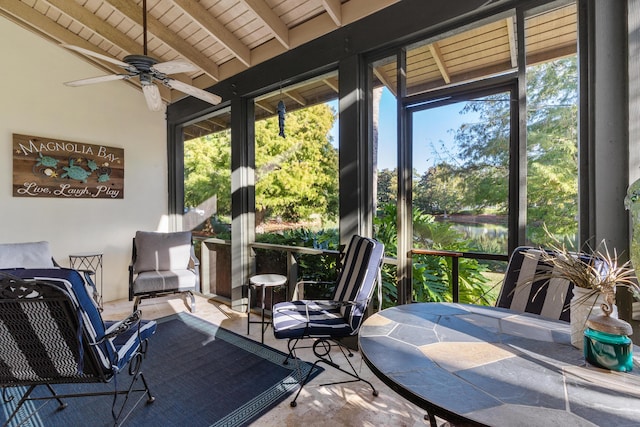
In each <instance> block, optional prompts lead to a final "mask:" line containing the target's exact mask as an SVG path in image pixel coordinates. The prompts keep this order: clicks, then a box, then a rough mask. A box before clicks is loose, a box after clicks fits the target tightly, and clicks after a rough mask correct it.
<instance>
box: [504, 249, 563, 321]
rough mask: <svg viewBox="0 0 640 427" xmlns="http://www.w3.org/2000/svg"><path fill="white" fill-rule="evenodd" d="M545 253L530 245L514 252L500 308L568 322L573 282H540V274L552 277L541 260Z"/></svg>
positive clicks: (547, 266) (559, 279)
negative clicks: (537, 277) (537, 278)
mask: <svg viewBox="0 0 640 427" xmlns="http://www.w3.org/2000/svg"><path fill="white" fill-rule="evenodd" d="M541 253H542V252H541V249H538V248H533V247H527V246H521V247H518V248H516V249H515V250H514V251H513V254H512V255H511V258H510V259H509V265H508V266H507V272H506V274H505V277H504V283H503V286H502V289H501V290H500V295H499V296H498V302H497V303H496V305H497V306H498V307H504V308H509V309H512V310H516V311H520V312H526V313H533V314H539V315H541V316H543V317H547V318H551V319H559V320H563V321H565V322H568V321H569V320H570V312H569V302H570V301H571V298H572V296H573V291H572V289H573V283H571V282H569V281H568V280H565V279H562V278H556V277H554V278H551V279H539V280H536V279H535V277H536V275H538V276H539V275H540V274H546V275H548V274H549V272H550V269H551V268H552V266H550V265H549V264H545V263H543V262H542V261H541V260H540V254H541ZM547 253H553V252H552V251H547Z"/></svg>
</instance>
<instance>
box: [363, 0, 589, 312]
mask: <svg viewBox="0 0 640 427" xmlns="http://www.w3.org/2000/svg"><path fill="white" fill-rule="evenodd" d="M517 16H520V17H523V18H524V19H522V18H521V22H518V19H517ZM576 16H577V11H576V5H575V4H574V3H568V2H566V1H563V2H559V3H556V4H555V5H547V6H546V7H545V8H544V9H539V10H530V11H529V10H527V11H521V13H520V14H516V13H515V11H514V12H513V13H506V14H505V15H502V16H500V17H496V18H495V19H491V20H488V21H483V22H481V23H478V24H477V25H470V26H467V27H465V28H464V29H461V30H460V31H449V32H447V33H446V34H445V35H443V36H440V37H439V36H435V37H432V38H430V39H427V40H422V41H418V42H415V43H413V44H411V45H407V46H405V47H401V48H399V49H398V50H397V51H396V53H395V54H390V55H388V56H387V58H386V59H383V60H381V59H379V58H375V59H372V60H371V62H370V63H369V67H370V68H372V69H373V70H374V72H373V73H370V74H371V76H370V91H372V92H373V93H374V94H376V91H380V92H381V93H382V97H376V96H372V97H371V99H372V102H371V105H370V109H371V111H372V112H373V114H372V116H373V120H371V121H370V125H371V126H372V128H373V131H372V132H371V134H372V135H380V134H381V133H382V132H381V130H380V129H383V128H384V127H385V125H386V123H385V121H388V118H386V119H385V118H384V117H383V118H380V117H382V116H380V113H379V111H383V109H384V106H385V103H384V96H385V95H387V96H388V95H389V94H391V93H393V94H400V96H399V98H398V99H399V100H400V101H399V102H396V100H395V99H393V100H391V103H393V104H394V106H393V108H395V110H391V109H390V110H389V111H395V112H396V113H397V117H400V118H401V120H398V123H399V124H398V128H399V129H400V131H399V132H397V134H398V135H400V138H398V140H397V142H396V143H397V147H396V150H397V152H398V153H400V155H399V156H398V157H397V167H396V168H395V169H392V168H385V164H386V163H388V162H389V159H381V158H380V157H379V158H378V162H379V164H378V170H377V185H378V194H377V200H378V203H379V205H381V206H378V216H377V218H376V223H377V224H378V227H377V228H376V232H377V233H378V237H379V238H381V239H386V240H387V241H388V244H389V243H390V244H391V245H392V246H393V247H396V246H399V247H402V248H409V249H412V248H413V249H427V250H438V251H450V252H451V253H452V255H451V256H447V255H445V256H433V255H429V254H427V255H425V254H423V253H420V251H418V250H416V251H414V254H413V256H407V257H405V256H404V254H403V253H402V252H403V251H400V252H401V253H400V254H396V255H398V263H399V265H398V269H397V271H398V272H400V273H399V277H398V283H399V287H400V288H401V289H402V288H404V290H402V291H401V292H404V293H405V294H406V295H405V300H404V301H406V300H414V301H415V300H418V301H434V300H436V301H437V300H451V299H452V298H459V299H460V300H461V301H463V302H479V303H488V304H491V303H493V300H494V298H495V296H496V293H497V292H496V290H497V289H498V288H499V284H500V280H501V277H502V275H501V274H502V271H503V270H504V267H505V262H504V260H505V258H506V255H507V254H508V253H509V251H510V250H512V249H513V247H514V245H515V244H549V243H550V242H553V241H560V242H567V243H569V244H572V245H576V244H577V242H576V239H577V223H578V222H577V203H576V200H577V177H578V174H577V91H576V86H577V72H576V51H577V49H576V39H577V28H576ZM519 38H520V39H521V40H522V39H524V42H521V43H519V42H518V39H519ZM519 82H520V83H521V84H520V85H519ZM380 88H381V89H380ZM380 99H382V100H383V101H380ZM392 114H393V113H388V115H389V116H391V115H392ZM525 115H526V120H521V119H520V117H522V116H525ZM524 123H526V126H525V125H523V124H524ZM520 126H524V127H523V128H522V129H521V128H520ZM379 139H380V138H379V137H378V140H377V141H376V140H374V143H376V144H378V145H379V144H380V143H381V142H380V140H379ZM383 142H384V141H383ZM394 142H395V141H394ZM386 149H387V150H388V148H386ZM379 152H380V149H379ZM398 180H403V181H402V182H401V185H399V186H398V185H397V182H398ZM393 184H395V185H396V187H395V188H396V189H397V193H396V195H395V197H393V198H391V197H389V196H388V193H389V189H390V188H391V185H393ZM381 189H382V190H383V192H382V193H381ZM389 202H390V203H389ZM381 207H382V209H381ZM398 212H400V213H398ZM389 230H392V231H395V232H396V233H397V234H396V235H394V236H392V235H391V233H390V232H389ZM403 239H404V242H403ZM422 252H424V251H422ZM460 254H464V255H463V256H460ZM454 258H458V259H454ZM487 258H488V259H487ZM454 262H456V263H459V272H457V273H456V274H458V277H455V278H454V277H453V273H452V264H453V263H454ZM404 263H406V264H409V263H410V267H407V266H403V264H404ZM454 280H455V281H456V282H458V284H459V288H460V290H459V295H458V294H456V295H455V296H454V295H452V290H451V287H450V283H451V282H452V281H454ZM393 285H394V284H393V283H391V284H386V285H385V288H386V289H387V290H389V291H388V295H387V298H386V302H385V303H386V304H392V303H395V302H397V301H399V302H403V299H402V298H398V297H397V295H396V290H395V289H392V288H393Z"/></svg>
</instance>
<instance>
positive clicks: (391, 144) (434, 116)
mask: <svg viewBox="0 0 640 427" xmlns="http://www.w3.org/2000/svg"><path fill="white" fill-rule="evenodd" d="M330 105H331V106H332V107H333V108H334V110H335V111H337V110H338V102H337V100H336V101H332V102H331V103H330ZM463 106H464V103H458V104H453V105H448V106H444V107H438V108H432V109H429V110H424V111H420V112H417V113H415V114H414V133H413V151H414V152H413V167H414V168H415V169H416V170H417V171H418V172H419V173H423V172H425V171H426V170H427V169H428V168H429V167H430V166H432V165H434V164H435V163H437V162H439V161H441V160H448V161H450V162H451V161H452V159H451V157H449V158H447V159H445V158H443V156H447V153H449V154H453V155H455V154H456V153H455V148H454V144H453V133H452V132H451V130H455V129H458V127H459V126H460V124H462V123H463V122H464V121H469V120H470V119H471V117H469V116H466V117H463V116H461V115H460V114H459V113H460V111H461V110H462V108H463ZM396 108H397V106H396V100H395V98H394V97H393V95H392V94H391V93H390V92H389V91H388V90H387V89H384V91H383V92H382V98H381V100H380V124H379V135H378V169H394V168H395V167H396V166H397V157H398V156H397V151H398V148H397V138H398V137H397V121H396ZM337 129H338V121H337V120H336V123H335V124H334V128H333V129H332V130H331V135H332V136H333V138H334V143H337V142H338V135H337Z"/></svg>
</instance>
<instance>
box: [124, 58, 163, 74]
mask: <svg viewBox="0 0 640 427" xmlns="http://www.w3.org/2000/svg"><path fill="white" fill-rule="evenodd" d="M123 61H124V62H126V63H127V64H129V65H131V66H133V67H135V68H136V69H137V70H138V71H140V72H147V73H149V72H151V67H153V66H154V65H155V64H157V63H158V62H159V61H158V60H157V59H154V58H152V57H150V56H146V55H127V56H125V57H124V58H123Z"/></svg>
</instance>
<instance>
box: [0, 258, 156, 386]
mask: <svg viewBox="0 0 640 427" xmlns="http://www.w3.org/2000/svg"><path fill="white" fill-rule="evenodd" d="M0 271H2V272H5V273H8V274H10V275H13V276H16V277H19V278H21V279H36V280H42V281H46V282H48V283H52V284H55V285H58V286H60V288H62V289H64V290H65V291H67V293H68V294H69V295H70V296H71V298H72V300H73V303H74V305H75V307H76V309H77V310H78V311H79V313H80V314H81V316H82V319H83V326H84V329H85V332H86V338H87V339H88V340H89V342H90V343H91V344H95V343H97V342H98V341H100V340H102V339H103V338H104V336H105V335H106V334H108V333H109V332H110V331H111V330H112V329H113V328H115V327H117V325H118V324H119V322H103V320H102V316H101V314H100V311H99V310H98V306H97V304H96V302H95V301H94V300H93V298H92V297H91V296H90V294H89V292H88V291H87V289H88V288H89V287H90V286H91V284H89V283H87V281H86V280H90V279H89V278H86V279H85V277H83V275H81V274H80V273H79V272H78V271H77V270H72V269H68V268H50V269H25V268H16V269H3V270H0ZM155 330H156V322H155V321H152V320H151V321H149V320H146V321H145V320H142V321H141V324H140V328H139V329H138V328H132V329H130V330H129V331H127V332H126V333H124V334H122V335H119V336H117V337H116V338H115V339H109V340H105V341H103V342H102V343H101V344H98V345H92V348H95V349H96V353H97V356H98V357H97V358H98V359H99V362H100V363H101V367H102V369H103V372H104V373H105V374H108V375H110V374H111V373H113V369H114V368H115V369H117V370H118V371H119V370H120V369H121V368H122V367H124V366H125V365H126V364H127V363H128V361H129V359H130V358H131V355H132V354H133V353H134V352H135V350H136V349H137V348H138V347H139V346H140V343H141V342H142V341H144V340H145V339H147V338H149V337H150V336H151V335H153V334H154V333H155Z"/></svg>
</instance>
